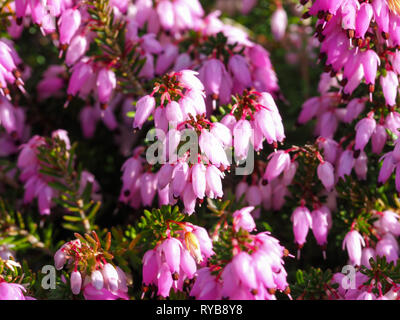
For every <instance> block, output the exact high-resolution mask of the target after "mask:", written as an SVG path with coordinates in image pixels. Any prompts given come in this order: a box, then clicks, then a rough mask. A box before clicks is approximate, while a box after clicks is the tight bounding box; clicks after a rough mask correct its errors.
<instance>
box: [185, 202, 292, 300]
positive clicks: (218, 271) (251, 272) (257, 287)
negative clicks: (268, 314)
mask: <svg viewBox="0 0 400 320" xmlns="http://www.w3.org/2000/svg"><path fill="white" fill-rule="evenodd" d="M253 209H254V207H246V208H243V209H241V210H238V211H236V212H234V213H233V226H232V229H231V231H232V232H233V235H232V238H230V239H229V241H231V242H232V257H231V259H229V261H225V262H224V263H223V264H213V263H212V264H211V266H209V267H205V268H202V269H200V270H199V271H198V275H197V279H196V282H195V284H194V285H193V288H192V290H191V292H190V294H191V295H192V296H194V297H196V299H200V300H218V299H222V298H224V299H231V300H275V299H276V297H275V292H276V291H277V290H280V291H282V292H285V293H286V294H288V295H289V296H290V289H289V286H288V283H287V281H286V276H287V273H286V271H285V269H284V267H283V264H284V262H283V257H285V256H288V252H287V250H286V249H285V248H284V247H282V246H281V245H280V244H279V241H278V240H277V239H275V238H273V237H272V236H270V235H269V233H268V232H261V233H258V234H256V235H251V234H250V233H249V232H252V231H254V229H255V223H254V220H253V218H252V216H251V214H250V213H251V211H252V210H253Z"/></svg>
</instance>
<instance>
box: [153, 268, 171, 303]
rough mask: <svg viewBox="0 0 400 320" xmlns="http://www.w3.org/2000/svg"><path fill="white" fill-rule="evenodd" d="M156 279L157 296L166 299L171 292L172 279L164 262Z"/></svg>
mask: <svg viewBox="0 0 400 320" xmlns="http://www.w3.org/2000/svg"><path fill="white" fill-rule="evenodd" d="M157 278H158V281H157V286H158V293H157V294H158V295H160V296H162V297H168V296H169V292H170V291H171V287H172V284H173V279H172V274H171V271H170V269H169V267H168V265H167V264H166V263H165V262H164V263H163V264H162V265H161V267H160V271H159V274H158V277H157Z"/></svg>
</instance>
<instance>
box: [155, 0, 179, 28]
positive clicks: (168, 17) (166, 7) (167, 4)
mask: <svg viewBox="0 0 400 320" xmlns="http://www.w3.org/2000/svg"><path fill="white" fill-rule="evenodd" d="M157 13H158V17H159V19H160V23H161V25H162V27H163V28H164V29H166V30H170V29H172V27H173V26H174V23H175V19H174V7H173V5H172V2H171V1H169V0H161V1H160V2H159V3H158V5H157Z"/></svg>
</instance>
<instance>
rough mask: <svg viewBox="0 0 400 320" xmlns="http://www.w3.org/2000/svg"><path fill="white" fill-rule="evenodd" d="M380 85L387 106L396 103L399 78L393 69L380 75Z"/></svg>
mask: <svg viewBox="0 0 400 320" xmlns="http://www.w3.org/2000/svg"><path fill="white" fill-rule="evenodd" d="M381 86H382V90H383V95H384V96H385V100H386V104H387V105H388V106H394V105H396V97H397V88H398V86H399V78H398V76H397V75H396V74H395V73H394V72H393V71H387V72H386V76H381Z"/></svg>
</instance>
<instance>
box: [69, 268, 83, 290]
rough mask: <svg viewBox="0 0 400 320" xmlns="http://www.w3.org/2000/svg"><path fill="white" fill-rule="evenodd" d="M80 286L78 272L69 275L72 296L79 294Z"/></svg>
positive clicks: (79, 274) (80, 277)
mask: <svg viewBox="0 0 400 320" xmlns="http://www.w3.org/2000/svg"><path fill="white" fill-rule="evenodd" d="M81 286H82V276H81V273H80V272H79V271H73V272H72V273H71V291H72V293H73V294H75V295H77V294H79V292H81Z"/></svg>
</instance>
